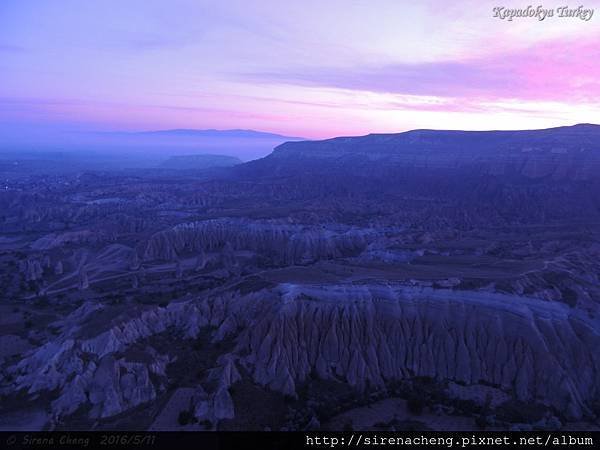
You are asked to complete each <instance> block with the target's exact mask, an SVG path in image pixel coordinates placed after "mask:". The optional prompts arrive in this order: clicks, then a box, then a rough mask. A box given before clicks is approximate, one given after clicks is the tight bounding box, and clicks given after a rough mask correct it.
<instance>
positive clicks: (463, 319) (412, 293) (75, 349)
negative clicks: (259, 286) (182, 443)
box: [9, 284, 600, 421]
mask: <svg viewBox="0 0 600 450" xmlns="http://www.w3.org/2000/svg"><path fill="white" fill-rule="evenodd" d="M101 309H102V307H100V306H97V305H96V306H93V305H91V304H85V305H84V306H82V308H80V309H79V310H77V311H75V312H74V313H73V314H72V315H71V316H69V317H68V318H67V319H65V320H64V321H63V322H61V323H57V326H62V329H63V331H62V333H61V334H60V335H59V336H58V337H57V338H56V339H55V340H54V341H52V342H49V343H47V344H46V345H44V346H42V347H40V348H39V349H36V350H33V351H31V352H29V353H28V354H26V355H24V357H23V358H22V360H21V361H20V362H18V363H17V364H16V365H14V366H13V367H12V368H10V370H9V374H10V375H11V376H12V377H13V379H14V381H13V382H12V385H11V387H10V389H11V390H14V391H18V390H23V389H25V390H26V391H27V392H28V393H29V394H30V395H33V394H36V393H38V392H40V391H44V390H46V391H52V390H56V389H58V390H59V392H60V395H59V397H58V398H57V399H56V400H55V401H53V403H52V412H53V417H54V420H59V419H60V417H62V416H65V415H68V414H71V413H73V412H74V411H75V410H77V409H78V408H79V407H80V406H83V405H87V406H89V413H88V414H89V417H91V418H93V417H97V418H102V417H110V416H112V415H115V414H119V413H121V412H123V411H126V410H128V409H130V408H132V407H134V406H136V405H139V404H142V403H145V402H149V401H152V400H153V399H154V398H155V397H156V395H157V393H158V392H162V391H164V389H165V384H166V383H167V368H168V366H169V364H171V363H173V361H174V358H173V357H172V356H169V355H168V354H161V353H159V352H158V351H157V350H155V349H154V348H152V347H151V346H150V345H147V344H144V346H143V347H142V348H143V349H144V350H143V351H141V353H140V350H139V348H140V347H139V345H138V344H140V343H144V342H148V341H147V339H148V338H149V337H151V336H156V335H160V334H161V333H165V332H167V330H175V331H176V332H175V334H174V335H173V336H179V338H177V339H184V340H190V345H191V342H192V341H191V339H193V338H194V337H197V336H198V334H199V333H200V332H201V330H203V329H206V327H211V329H212V330H213V331H212V333H211V337H210V339H211V341H212V342H213V343H218V342H224V341H225V340H232V342H233V346H232V347H231V350H229V351H227V352H224V353H223V354H222V355H221V356H220V357H219V358H218V359H217V360H216V361H215V364H214V367H213V368H212V369H211V370H210V371H209V372H208V375H207V376H206V378H205V379H204V381H201V382H199V383H198V387H197V388H198V389H201V390H202V392H204V394H203V395H198V396H196V397H197V399H198V401H197V403H196V404H195V405H194V413H195V414H196V417H198V418H199V419H200V420H211V421H218V420H220V419H224V418H231V417H234V416H235V410H234V406H233V402H232V400H231V396H230V392H229V388H230V387H231V386H232V385H233V384H235V383H236V382H237V381H238V380H239V379H240V374H239V370H241V369H243V370H244V371H245V372H247V373H249V374H251V377H252V378H253V379H254V381H255V382H257V383H259V384H261V385H264V386H266V387H268V388H269V389H272V390H275V391H278V392H282V393H284V394H287V395H291V396H295V395H297V389H298V386H299V385H300V384H301V383H302V382H303V381H304V380H306V379H307V378H308V377H309V376H313V375H311V374H315V373H316V374H317V376H318V377H320V378H323V379H332V380H344V382H346V383H348V384H349V385H351V386H354V387H355V388H356V389H357V390H359V391H360V390H365V389H367V388H369V389H372V388H374V387H375V388H378V389H385V388H386V385H387V383H389V382H391V381H393V380H401V379H405V378H410V377H415V376H427V377H432V378H435V379H441V380H444V379H445V380H453V381H456V382H460V383H461V384H466V385H473V384H481V383H484V384H487V385H492V386H495V387H496V388H497V389H500V390H502V391H504V392H506V393H508V394H509V395H511V396H514V397H515V398H517V399H520V400H522V401H536V402H541V403H544V404H547V405H549V406H551V407H553V408H556V410H559V411H561V412H563V413H564V414H565V415H566V416H567V417H569V418H572V419H577V418H581V417H583V416H585V415H586V414H588V413H589V411H590V406H591V404H592V403H593V402H594V401H595V400H596V399H597V398H598V396H599V394H600V392H599V388H600V378H599V376H598V373H599V369H600V356H599V355H598V354H597V352H595V351H594V349H595V348H597V346H598V345H600V323H599V322H598V319H593V318H590V317H589V316H588V315H587V314H583V313H582V312H581V311H578V310H573V309H571V308H568V307H567V306H565V305H562V304H558V303H552V302H546V301H542V300H537V299H528V298H524V297H516V296H508V295H501V294H489V293H483V292H479V293H475V292H457V291H451V290H447V289H431V288H414V287H406V286H394V285H389V284H388V285H373V284H370V285H350V284H341V285H325V286H310V285H291V284H283V285H279V286H277V287H275V288H272V289H270V290H262V291H259V292H254V293H250V294H247V295H240V294H239V293H236V292H235V291H227V292H223V293H221V294H215V295H213V296H210V297H204V298H198V299H194V300H188V301H185V302H177V303H172V304H170V305H169V306H168V307H166V308H160V307H155V308H152V309H150V310H146V311H145V312H141V313H140V314H139V315H138V316H137V317H134V318H131V317H129V318H127V317H121V318H117V319H115V320H114V321H113V322H112V324H110V326H109V327H108V328H107V329H105V330H104V331H101V332H99V333H98V334H96V335H94V336H88V334H89V332H87V331H86V321H88V320H90V318H91V317H93V316H94V314H97V313H98V312H99V311H100V310H101ZM67 324H68V325H67ZM135 346H137V347H136V348H138V350H137V352H136V353H135V355H136V356H135V357H134V356H132V355H133V354H134V353H131V352H130V350H131V349H132V348H133V347H135ZM203 385H204V386H203Z"/></svg>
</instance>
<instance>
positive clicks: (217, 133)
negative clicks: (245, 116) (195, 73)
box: [99, 128, 304, 141]
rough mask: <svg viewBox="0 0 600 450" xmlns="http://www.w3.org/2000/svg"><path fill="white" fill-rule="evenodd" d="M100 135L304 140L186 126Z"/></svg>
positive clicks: (251, 131)
mask: <svg viewBox="0 0 600 450" xmlns="http://www.w3.org/2000/svg"><path fill="white" fill-rule="evenodd" d="M99 134H101V135H105V136H107V135H110V136H147V137H154V136H172V137H197V138H243V139H275V140H284V141H300V140H304V138H301V137H292V136H283V135H281V134H275V133H267V132H264V131H255V130H240V129H234V130H215V129H207V130H195V129H187V128H179V129H173V130H156V131H137V132H126V131H125V132H108V133H99Z"/></svg>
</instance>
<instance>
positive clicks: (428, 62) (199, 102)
mask: <svg viewBox="0 0 600 450" xmlns="http://www.w3.org/2000/svg"><path fill="white" fill-rule="evenodd" d="M497 3H498V2H497V1H493V2H488V1H485V0H477V1H475V0H473V1H471V0H467V1H456V2H447V1H441V0H440V1H432V0H429V1H421V2H408V1H400V0H390V1H377V0H370V1H351V0H344V1H332V0H328V1H303V2H287V1H280V0H271V1H260V0H252V1H242V0H240V1H227V0H225V1H219V2H216V1H203V0H161V1H158V0H89V1H87V0H86V1H82V0H36V1H33V0H2V1H0V137H2V136H4V137H5V138H6V137H7V136H9V137H10V136H18V135H24V134H31V133H33V134H36V133H37V134H38V135H40V136H44V135H45V134H49V133H60V132H63V131H65V130H67V131H69V132H72V131H109V130H152V129H168V128H217V129H230V128H244V129H246V128H251V129H257V130H264V131H270V132H275V133H281V134H286V135H291V136H305V137H309V138H321V137H330V136H335V135H356V134H365V133H369V132H394V131H403V130H407V129H413V128H447V129H449V128H458V129H506V128H542V127H548V126H554V125H564V124H572V123H578V122H599V121H600V120H598V118H599V117H600V27H599V26H598V23H599V22H598V21H599V20H600V0H593V1H589V2H585V3H584V4H583V5H584V7H586V8H594V10H595V12H594V16H593V17H592V19H591V20H589V21H582V20H579V19H576V18H559V17H553V18H547V19H546V20H545V21H543V22H540V21H538V20H536V19H532V18H520V19H518V18H517V19H515V20H513V21H511V22H509V21H507V20H500V19H499V18H494V17H493V12H492V9H493V7H494V6H496V5H497ZM567 4H568V3H567ZM450 5H451V6H450ZM527 5H528V3H527V2H525V3H520V2H517V3H515V4H511V3H507V4H506V6H509V7H526V6H527ZM561 5H562V3H561V4H559V3H556V4H554V3H548V4H543V6H544V7H545V8H557V7H559V6H561ZM578 5H579V3H577V4H572V5H571V6H574V7H576V6H578ZM534 6H537V3H536V4H534ZM32 130H34V131H32Z"/></svg>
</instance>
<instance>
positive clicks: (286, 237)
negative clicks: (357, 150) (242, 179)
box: [144, 219, 373, 265]
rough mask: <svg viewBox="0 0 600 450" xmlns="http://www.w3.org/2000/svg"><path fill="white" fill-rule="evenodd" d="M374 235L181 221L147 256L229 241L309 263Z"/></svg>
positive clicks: (351, 250)
mask: <svg viewBox="0 0 600 450" xmlns="http://www.w3.org/2000/svg"><path fill="white" fill-rule="evenodd" d="M372 234H373V233H369V232H368V231H365V230H357V229H352V228H350V227H335V229H332V230H327V229H324V227H319V228H318V229H317V228H316V227H312V228H311V227H306V226H301V225H291V224H285V223H281V222H278V221H249V220H239V219H216V220H207V221H203V222H192V223H185V224H180V225H177V226H175V227H173V228H171V229H169V230H166V231H161V232H158V233H156V234H154V235H153V236H152V237H151V238H150V239H149V242H148V244H147V246H146V249H145V251H144V258H145V259H147V260H151V259H163V260H174V259H176V258H177V257H178V255H181V254H186V253H190V252H192V253H198V252H200V251H215V250H221V249H222V248H223V247H224V246H225V245H226V244H227V243H229V245H231V246H232V248H233V249H234V250H251V251H254V252H258V253H262V254H265V255H268V256H269V257H270V258H272V260H273V262H274V263H275V264H281V265H289V264H299V263H310V262H314V261H317V260H319V259H326V258H335V257H342V256H350V255H355V254H358V253H360V252H361V251H362V250H364V248H365V247H366V245H367V243H368V241H369V239H370V238H371V237H372V236H371V235H372Z"/></svg>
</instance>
